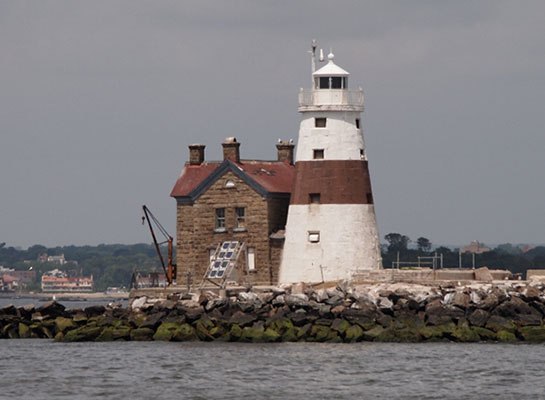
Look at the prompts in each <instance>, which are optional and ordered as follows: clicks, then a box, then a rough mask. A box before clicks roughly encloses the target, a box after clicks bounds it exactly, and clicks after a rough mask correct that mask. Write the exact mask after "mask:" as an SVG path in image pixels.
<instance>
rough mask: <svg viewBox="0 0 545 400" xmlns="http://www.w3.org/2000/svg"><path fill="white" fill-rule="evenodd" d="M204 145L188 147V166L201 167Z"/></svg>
mask: <svg viewBox="0 0 545 400" xmlns="http://www.w3.org/2000/svg"><path fill="white" fill-rule="evenodd" d="M205 147H206V146H205V145H204V144H190V145H189V165H201V164H202V163H203V162H204V148H205Z"/></svg>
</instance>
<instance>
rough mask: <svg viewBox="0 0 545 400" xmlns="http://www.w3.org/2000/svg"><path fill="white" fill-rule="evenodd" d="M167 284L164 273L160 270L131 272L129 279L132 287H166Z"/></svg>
mask: <svg viewBox="0 0 545 400" xmlns="http://www.w3.org/2000/svg"><path fill="white" fill-rule="evenodd" d="M167 285H168V282H167V279H166V277H165V274H164V273H162V272H150V273H141V272H135V273H133V276H132V279H131V288H132V289H146V288H152V287H166V286H167Z"/></svg>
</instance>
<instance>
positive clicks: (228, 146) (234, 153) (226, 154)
mask: <svg viewBox="0 0 545 400" xmlns="http://www.w3.org/2000/svg"><path fill="white" fill-rule="evenodd" d="M221 145H222V146H223V159H224V160H230V161H232V162H235V163H240V143H239V142H237V138H235V137H228V138H226V139H225V141H224V142H223V143H222V144H221Z"/></svg>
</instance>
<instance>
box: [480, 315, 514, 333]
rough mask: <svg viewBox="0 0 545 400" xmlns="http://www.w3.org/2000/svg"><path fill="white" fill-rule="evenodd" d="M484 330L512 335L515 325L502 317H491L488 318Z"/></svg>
mask: <svg viewBox="0 0 545 400" xmlns="http://www.w3.org/2000/svg"><path fill="white" fill-rule="evenodd" d="M485 328H486V329H490V330H491V331H494V332H496V333H497V334H499V332H500V331H507V332H511V333H514V332H515V330H516V327H515V324H513V322H512V321H510V320H508V319H505V318H503V317H500V316H498V315H491V316H490V318H488V321H486V325H485ZM498 339H499V337H498Z"/></svg>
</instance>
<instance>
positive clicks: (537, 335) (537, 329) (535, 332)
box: [519, 326, 545, 343]
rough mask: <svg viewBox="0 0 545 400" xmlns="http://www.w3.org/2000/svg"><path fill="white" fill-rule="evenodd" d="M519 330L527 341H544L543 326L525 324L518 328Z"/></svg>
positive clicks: (544, 330) (544, 329)
mask: <svg viewBox="0 0 545 400" xmlns="http://www.w3.org/2000/svg"><path fill="white" fill-rule="evenodd" d="M519 332H520V334H521V336H522V337H523V338H524V340H525V341H527V342H533V343H542V342H545V327H543V326H525V327H522V328H520V330H519Z"/></svg>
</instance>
